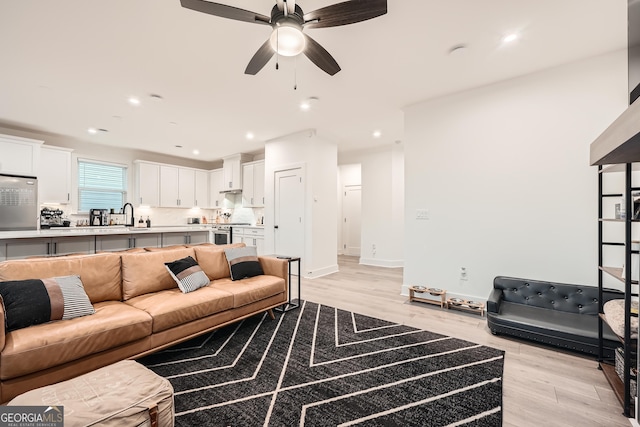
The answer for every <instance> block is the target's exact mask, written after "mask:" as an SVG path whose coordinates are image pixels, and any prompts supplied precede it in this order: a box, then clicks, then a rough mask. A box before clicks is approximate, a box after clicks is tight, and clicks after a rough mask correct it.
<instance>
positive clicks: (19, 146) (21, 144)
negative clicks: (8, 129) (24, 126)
mask: <svg viewBox="0 0 640 427" xmlns="http://www.w3.org/2000/svg"><path fill="white" fill-rule="evenodd" d="M42 143H43V141H36V140H35V139H29V138H20V137H18V136H11V135H0V173H6V174H16V175H27V176H37V173H38V166H39V162H40V146H41V145H42Z"/></svg>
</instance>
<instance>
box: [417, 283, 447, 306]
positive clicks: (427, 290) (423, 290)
mask: <svg viewBox="0 0 640 427" xmlns="http://www.w3.org/2000/svg"><path fill="white" fill-rule="evenodd" d="M425 293H427V294H429V295H433V296H435V297H437V296H439V297H440V300H436V299H428V298H423V297H422V296H418V297H417V296H416V295H415V294H418V295H422V294H425ZM446 300H447V290H446V289H434V288H425V287H424V286H409V302H413V301H418V302H426V303H428V304H436V305H439V306H440V308H444V307H446V304H447V303H446Z"/></svg>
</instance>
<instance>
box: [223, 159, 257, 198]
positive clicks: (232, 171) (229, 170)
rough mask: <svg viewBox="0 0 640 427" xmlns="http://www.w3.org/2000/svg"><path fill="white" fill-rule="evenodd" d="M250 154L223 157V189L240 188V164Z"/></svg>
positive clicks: (234, 189) (238, 189) (239, 189)
mask: <svg viewBox="0 0 640 427" xmlns="http://www.w3.org/2000/svg"><path fill="white" fill-rule="evenodd" d="M250 157H251V156H248V155H246V154H234V155H233V156H229V157H225V158H224V159H223V164H222V171H223V177H224V181H223V184H224V191H230V192H231V191H238V192H239V191H241V190H242V164H243V163H245V162H247V161H248V160H249V158H250Z"/></svg>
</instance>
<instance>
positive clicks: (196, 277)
mask: <svg viewBox="0 0 640 427" xmlns="http://www.w3.org/2000/svg"><path fill="white" fill-rule="evenodd" d="M164 265H165V266H166V267H167V270H169V274H171V277H173V280H175V281H176V283H177V284H178V287H179V288H180V290H181V291H182V292H183V293H185V294H186V293H189V292H193V291H195V290H196V289H200V288H202V287H203V286H207V285H208V284H209V278H208V277H207V275H206V274H205V273H204V271H202V268H200V266H199V265H198V263H197V262H196V260H195V259H193V257H190V256H188V257H186V258H182V259H179V260H176V261H173V262H167V263H165V264H164Z"/></svg>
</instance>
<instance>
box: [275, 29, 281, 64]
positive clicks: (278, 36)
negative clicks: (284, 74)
mask: <svg viewBox="0 0 640 427" xmlns="http://www.w3.org/2000/svg"><path fill="white" fill-rule="evenodd" d="M279 50H280V31H278V30H277V29H276V70H279V69H280V66H279V65H278V61H279V60H280V55H279V54H278V51H279Z"/></svg>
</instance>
